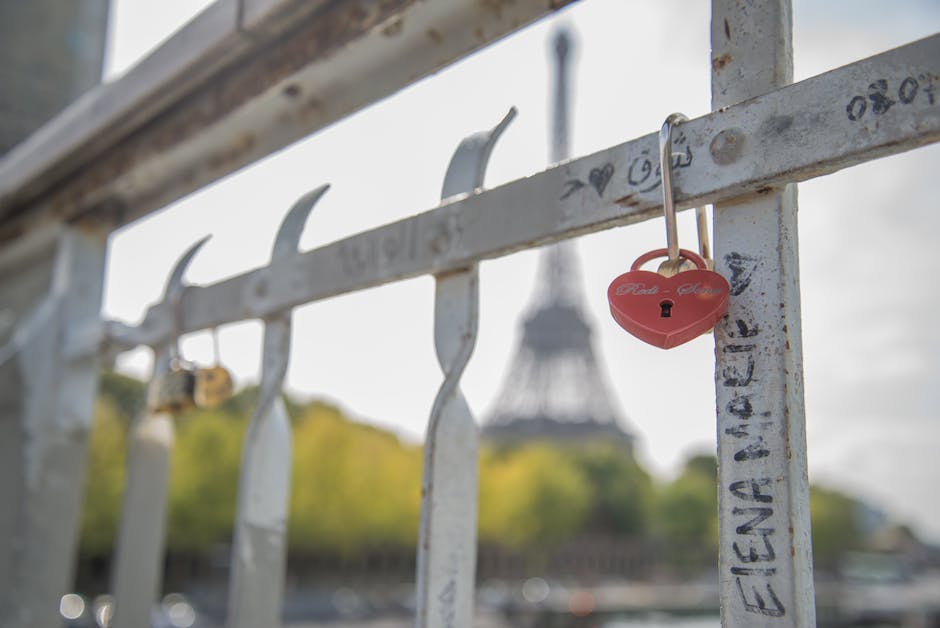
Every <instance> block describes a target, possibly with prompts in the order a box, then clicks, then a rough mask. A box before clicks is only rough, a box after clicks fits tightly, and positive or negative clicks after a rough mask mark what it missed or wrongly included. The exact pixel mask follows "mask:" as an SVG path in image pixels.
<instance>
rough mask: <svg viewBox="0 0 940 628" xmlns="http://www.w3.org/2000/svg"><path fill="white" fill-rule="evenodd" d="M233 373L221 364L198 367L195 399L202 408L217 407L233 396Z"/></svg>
mask: <svg viewBox="0 0 940 628" xmlns="http://www.w3.org/2000/svg"><path fill="white" fill-rule="evenodd" d="M232 389H233V385H232V375H231V374H230V373H229V372H228V369H227V368H225V367H224V366H222V365H221V364H216V365H215V366H210V367H208V368H201V369H196V381H195V390H194V391H193V401H195V403H196V405H197V406H198V407H200V408H215V407H216V406H218V405H219V404H221V403H222V402H224V401H226V400H227V399H228V398H229V397H231V396H232Z"/></svg>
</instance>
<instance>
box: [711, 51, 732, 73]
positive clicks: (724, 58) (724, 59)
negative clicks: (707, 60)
mask: <svg viewBox="0 0 940 628" xmlns="http://www.w3.org/2000/svg"><path fill="white" fill-rule="evenodd" d="M733 60H734V57H732V56H731V55H729V54H723V55H721V56H720V57H715V58H714V59H712V69H713V70H714V71H715V72H720V71H721V70H723V69H724V67H725V66H726V65H728V64H729V63H731V62H732V61H733Z"/></svg>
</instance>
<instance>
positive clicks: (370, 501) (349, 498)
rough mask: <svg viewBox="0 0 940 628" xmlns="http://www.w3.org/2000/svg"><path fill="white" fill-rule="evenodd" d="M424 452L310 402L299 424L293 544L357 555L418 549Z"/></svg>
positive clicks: (291, 540)
mask: <svg viewBox="0 0 940 628" xmlns="http://www.w3.org/2000/svg"><path fill="white" fill-rule="evenodd" d="M420 503H421V452H420V450H419V449H418V448H417V447H411V446H407V445H404V444H402V443H401V441H399V440H398V438H396V437H395V436H394V435H393V434H391V433H389V432H385V431H383V430H380V429H377V428H373V427H369V426H366V425H362V424H358V423H354V422H352V421H349V420H348V419H346V418H345V417H344V416H343V414H342V413H341V412H340V411H339V410H338V409H336V408H334V407H332V406H329V405H326V404H323V403H312V404H309V405H308V406H307V407H306V408H305V409H304V411H303V413H302V414H301V417H300V419H299V420H298V421H297V423H296V425H295V426H294V468H293V481H292V487H291V517H290V524H289V537H290V544H291V546H292V547H298V548H303V549H307V550H328V551H338V552H340V553H342V554H346V555H349V554H353V553H355V552H356V551H357V550H361V549H364V548H366V547H368V546H376V545H386V544H392V545H399V546H402V545H403V546H406V547H408V546H412V545H414V544H415V542H416V540H417V536H418V519H419V510H420Z"/></svg>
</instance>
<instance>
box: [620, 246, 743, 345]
mask: <svg viewBox="0 0 940 628" xmlns="http://www.w3.org/2000/svg"><path fill="white" fill-rule="evenodd" d="M680 253H681V254H682V256H683V257H685V258H686V259H689V260H692V261H693V262H695V265H696V266H697V268H696V269H695V270H687V271H684V272H681V273H678V274H676V275H673V276H672V277H664V276H662V275H660V274H659V273H654V272H650V271H647V270H639V268H640V266H642V265H643V264H645V263H646V262H648V261H650V260H651V259H655V258H657V257H664V256H666V255H667V250H666V249H657V250H655V251H650V252H649V253H646V254H644V255H641V256H640V257H639V258H638V259H637V260H636V261H635V262H633V266H631V267H630V272H628V273H624V274H622V275H620V276H619V277H617V278H616V279H614V280H613V282H611V284H610V287H609V288H607V300H608V302H609V303H610V313H611V314H612V315H613V317H614V320H615V321H617V323H618V324H619V325H620V326H621V327H623V328H624V329H626V330H627V331H628V332H630V333H631V334H633V335H634V336H636V337H637V338H639V339H640V340H642V341H643V342H647V343H649V344H651V345H654V346H656V347H659V348H661V349H671V348H673V347H677V346H679V345H681V344H682V343H685V342H688V341H690V340H692V339H693V338H696V337H698V336H700V335H701V334H703V333H705V332H707V331H708V330H709V329H711V328H712V327H714V326H715V325H716V324H717V323H718V321H719V320H721V317H722V316H724V315H725V312H727V311H728V292H729V287H728V282H727V280H725V278H724V277H722V276H721V275H719V274H718V273H716V272H715V271H713V270H708V269H707V267H706V265H705V260H703V259H702V258H701V257H700V256H698V255H696V254H695V253H693V252H691V251H686V250H685V249H681V250H680Z"/></svg>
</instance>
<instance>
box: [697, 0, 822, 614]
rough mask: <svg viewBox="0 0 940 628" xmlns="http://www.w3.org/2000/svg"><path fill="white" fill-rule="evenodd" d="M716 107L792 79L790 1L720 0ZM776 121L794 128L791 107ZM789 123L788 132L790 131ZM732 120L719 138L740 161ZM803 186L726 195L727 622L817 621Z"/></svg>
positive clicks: (719, 155) (721, 442)
mask: <svg viewBox="0 0 940 628" xmlns="http://www.w3.org/2000/svg"><path fill="white" fill-rule="evenodd" d="M711 41H712V69H713V71H712V107H713V109H716V110H717V109H720V108H721V107H723V106H726V105H730V104H733V103H736V102H739V101H742V100H745V99H747V98H751V97H754V96H758V95H761V94H763V93H766V92H769V91H771V90H773V89H775V88H777V87H780V86H783V85H785V84H787V83H789V82H791V80H792V72H793V70H792V66H793V64H792V48H791V8H790V2H789V0H768V1H767V2H759V3H758V2H740V1H739V0H713V2H712V24H711ZM770 122H774V123H775V124H777V125H778V127H779V128H781V129H784V130H785V129H786V126H788V125H787V123H786V112H780V114H779V116H778V119H776V121H768V123H770ZM781 132H783V131H781ZM747 141H748V138H746V137H742V136H740V133H739V132H737V131H736V130H735V129H723V130H721V131H720V132H719V133H718V134H717V135H716V137H715V140H714V141H713V142H712V144H711V153H712V155H711V157H712V159H713V160H714V161H715V162H716V163H718V164H730V163H733V161H734V157H733V155H735V154H738V151H735V150H725V149H726V148H727V146H728V144H729V143H736V142H747ZM796 209H797V206H796V185H795V184H789V185H786V186H783V187H782V188H778V189H772V190H770V191H768V192H767V193H765V194H761V195H759V196H756V197H754V198H749V199H746V200H741V201H730V202H724V203H719V204H717V205H716V206H715V213H714V220H715V226H714V229H715V265H716V269H717V270H718V271H719V272H721V273H722V274H723V275H724V276H725V277H727V278H728V279H729V282H730V284H731V305H730V308H729V311H728V316H727V317H726V319H725V320H724V322H723V323H722V324H720V325H719V326H718V328H716V333H715V341H716V371H715V385H716V389H717V404H718V481H719V496H718V504H719V518H720V575H719V578H720V594H721V609H722V625H723V626H749V627H750V626H815V625H816V621H815V606H814V592H813V569H812V550H811V546H810V521H809V486H808V481H807V475H806V435H805V415H804V407H803V364H802V361H803V358H802V338H801V326H800V294H799V270H798V254H797V221H796Z"/></svg>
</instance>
